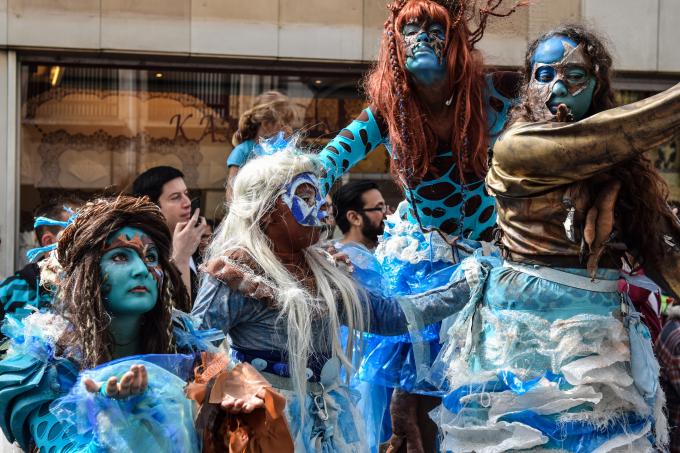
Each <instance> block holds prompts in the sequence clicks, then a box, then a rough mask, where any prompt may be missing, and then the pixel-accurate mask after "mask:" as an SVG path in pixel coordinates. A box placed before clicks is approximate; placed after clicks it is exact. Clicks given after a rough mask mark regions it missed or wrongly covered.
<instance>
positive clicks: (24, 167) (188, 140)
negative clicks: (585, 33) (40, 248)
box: [16, 62, 680, 264]
mask: <svg viewBox="0 0 680 453" xmlns="http://www.w3.org/2000/svg"><path fill="white" fill-rule="evenodd" d="M339 73H341V72H338V73H334V75H328V74H329V73H328V72H324V71H317V72H315V71H314V70H301V71H300V72H299V73H297V74H291V72H290V71H288V72H285V73H276V72H275V71H271V72H269V73H267V72H266V71H263V70H262V69H261V68H260V69H258V70H257V71H253V72H247V71H241V72H230V71H228V70H223V71H200V70H195V71H191V70H187V69H182V70H168V69H153V68H141V67H132V68H131V67H123V66H119V67H116V66H113V65H110V66H106V65H99V66H96V65H91V64H88V65H85V64H82V65H77V64H68V65H57V64H56V63H34V62H24V63H23V64H22V65H21V69H20V77H21V79H20V90H21V93H20V99H21V110H20V118H19V119H20V130H19V135H18V138H19V150H20V193H19V199H20V231H21V232H22V233H21V235H20V236H21V237H20V240H19V241H18V243H17V248H18V252H19V253H18V254H17V255H16V257H17V258H18V259H17V261H19V262H21V260H22V259H23V256H24V253H23V252H24V251H25V250H26V249H27V248H30V247H32V246H33V241H34V238H33V235H32V234H31V233H30V230H31V227H32V214H33V210H34V209H35V208H36V207H37V206H39V205H40V204H43V203H46V202H48V201H50V200H53V199H54V198H56V197H58V196H68V195H76V196H78V197H80V198H90V197H92V196H94V195H97V194H115V193H119V192H121V191H123V192H125V191H128V190H129V189H130V186H131V184H132V181H133V180H134V178H135V177H136V176H137V175H138V174H140V173H141V172H143V171H144V170H146V169H148V168H150V167H153V166H157V165H171V166H173V167H176V168H178V169H180V170H181V171H182V172H183V173H184V175H185V180H186V182H187V185H188V187H189V189H190V191H191V195H192V197H195V198H199V199H200V205H201V208H202V212H203V213H204V214H205V215H206V217H208V218H210V219H214V220H219V219H220V218H221V217H222V216H223V215H224V208H223V204H224V183H225V177H226V173H227V169H226V159H227V157H228V155H229V153H230V152H231V150H232V144H231V137H232V135H233V134H234V132H235V131H236V127H237V124H238V119H239V117H240V115H241V114H242V113H243V112H245V111H246V110H247V109H249V108H250V107H251V106H252V105H253V101H254V98H255V97H256V96H257V95H259V94H260V93H262V92H265V91H268V90H277V91H281V92H283V93H285V94H287V95H288V96H289V98H290V99H291V100H292V102H293V103H294V105H295V106H296V108H297V109H298V110H299V111H298V115H297V116H298V118H299V120H298V124H295V125H294V126H295V128H296V129H299V130H301V131H303V136H304V138H305V140H304V143H305V146H307V147H309V148H311V149H319V148H320V147H321V146H322V145H323V144H325V143H326V142H327V141H328V140H330V139H331V138H332V137H333V136H334V135H335V134H336V133H337V132H338V131H339V130H340V129H341V128H342V127H343V126H344V125H346V124H347V123H348V122H349V121H350V120H351V119H352V118H354V117H355V116H356V115H358V114H359V112H360V111H361V109H362V108H364V106H365V104H364V101H363V98H362V97H361V94H360V91H359V89H358V87H359V81H360V74H359V72H357V71H354V72H352V73H349V75H346V76H342V75H338V74H339ZM652 94H654V93H653V92H645V91H619V92H617V102H619V103H628V102H633V101H636V100H638V99H642V98H644V97H647V96H650V95H652ZM679 144H680V139H678V140H676V141H674V142H672V143H669V144H667V145H665V146H663V147H661V148H660V149H658V150H656V151H653V152H652V153H651V154H650V158H652V160H653V161H654V162H655V164H656V166H657V168H658V169H659V170H660V171H661V172H662V174H663V175H664V177H665V178H666V180H667V181H668V183H669V186H670V187H671V198H672V199H674V200H680V154H679V153H678V145H679ZM388 166H389V160H388V158H387V154H386V152H385V151H384V149H380V150H377V151H376V152H374V153H372V154H371V155H370V157H369V158H368V159H367V160H366V161H365V162H362V163H361V164H359V165H358V166H357V167H356V168H355V169H354V170H353V173H354V175H353V177H364V178H371V179H376V180H377V182H379V183H380V185H381V187H382V188H383V189H384V192H385V195H386V199H387V200H388V202H389V203H390V204H394V203H395V202H396V201H397V200H398V198H399V197H400V194H399V190H398V189H397V188H396V186H395V185H394V184H392V183H391V180H390V177H389V170H388ZM18 264H19V263H18Z"/></svg>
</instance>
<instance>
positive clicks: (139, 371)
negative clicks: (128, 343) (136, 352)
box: [83, 365, 149, 398]
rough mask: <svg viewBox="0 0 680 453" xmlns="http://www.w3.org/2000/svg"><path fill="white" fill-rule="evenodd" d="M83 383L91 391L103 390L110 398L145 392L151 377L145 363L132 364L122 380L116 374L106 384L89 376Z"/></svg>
mask: <svg viewBox="0 0 680 453" xmlns="http://www.w3.org/2000/svg"><path fill="white" fill-rule="evenodd" d="M83 384H84V385H85V388H86V389H87V391H88V392H90V393H97V392H100V391H101V392H102V393H103V394H105V395H106V396H108V397H109V398H127V397H130V396H135V395H141V394H142V393H144V392H145V391H146V388H147V387H148V385H149V377H148V375H147V372H146V367H144V365H132V366H131V367H130V371H128V372H127V373H125V374H124V375H123V377H122V378H121V379H120V382H119V381H118V378H117V377H116V376H111V377H110V378H109V379H108V380H107V381H106V384H103V383H97V382H95V381H93V380H92V379H89V378H88V379H85V380H84V381H83ZM102 386H104V390H103V391H102V390H101V389H102Z"/></svg>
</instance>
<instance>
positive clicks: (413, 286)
mask: <svg viewBox="0 0 680 453" xmlns="http://www.w3.org/2000/svg"><path fill="white" fill-rule="evenodd" d="M514 76H515V74H507V73H496V74H488V75H487V76H486V79H485V80H486V90H485V100H486V106H487V107H486V114H487V119H488V127H489V129H488V133H489V136H490V142H491V143H493V141H494V140H495V139H496V137H497V136H498V134H499V133H500V132H501V131H502V129H503V127H504V125H505V121H506V118H507V113H508V111H509V109H510V107H511V106H512V102H513V100H512V99H511V96H513V95H512V94H510V93H512V88H514V86H512V85H513V84H514V83H515V82H516V78H515V77H514ZM384 129H385V128H384V126H382V125H381V123H380V119H379V112H378V113H376V112H374V111H373V110H372V109H371V108H367V109H365V110H364V111H362V112H361V114H360V115H359V117H358V118H357V119H356V120H354V121H353V122H352V123H351V124H350V125H349V126H347V128H345V129H343V130H342V131H341V132H340V133H339V134H338V135H337V136H336V137H335V138H334V139H333V140H332V141H331V142H330V143H329V144H328V145H327V146H326V147H325V148H324V149H323V150H322V151H321V153H320V158H321V162H322V164H323V165H324V166H325V167H326V170H327V175H326V178H324V179H323V181H322V182H323V185H322V187H323V189H324V190H325V191H328V190H330V188H331V187H332V185H333V184H334V183H335V181H337V180H338V179H339V178H340V177H341V176H342V175H343V174H344V173H345V172H347V171H349V169H350V168H352V167H353V166H354V165H355V164H356V163H358V162H359V161H361V160H362V159H364V158H365V157H366V155H367V154H368V153H369V152H370V151H372V150H373V149H375V148H376V147H377V146H378V145H380V144H385V145H386V146H387V149H388V151H390V152H391V150H390V147H389V143H388V142H387V138H386V135H385V132H384ZM403 189H404V192H405V194H406V201H404V202H402V203H401V204H400V205H399V208H398V209H397V212H396V213H395V214H394V215H393V216H390V217H389V218H388V219H387V221H386V222H385V232H384V235H383V237H382V239H381V241H380V244H379V245H378V248H377V250H376V258H377V261H376V262H374V263H370V265H371V266H374V268H373V269H372V270H364V271H362V270H361V269H360V268H361V267H362V264H361V263H354V265H355V268H357V277H358V278H357V279H358V280H359V281H360V282H362V283H365V284H368V285H371V283H370V282H364V281H363V277H364V276H366V275H370V274H371V273H373V274H374V275H375V274H376V273H377V274H381V275H382V277H381V278H382V285H383V291H384V294H391V295H405V294H415V293H418V292H422V291H426V290H428V289H429V288H435V287H437V285H436V283H435V281H438V282H442V281H445V280H446V279H447V278H448V277H449V276H450V275H451V273H452V272H453V271H454V269H455V265H456V264H457V263H459V262H460V260H461V259H462V258H464V257H465V256H467V255H469V253H471V252H472V250H473V249H474V248H476V247H478V246H479V243H477V242H476V241H477V240H479V239H486V240H489V239H490V238H491V234H492V231H493V228H494V227H495V224H496V214H495V208H494V206H495V203H494V199H493V198H492V197H490V196H489V195H487V193H486V190H485V186H484V181H483V179H481V180H479V179H478V180H468V181H466V183H465V184H462V183H461V182H460V180H459V176H458V169H457V166H456V159H455V157H454V154H453V151H451V150H450V149H449V150H440V151H438V152H437V156H436V157H435V160H434V162H433V165H432V167H431V169H430V171H429V172H428V173H427V174H426V175H425V176H424V178H423V179H422V181H421V182H420V183H419V184H418V185H417V186H415V187H413V188H408V187H406V186H403ZM414 209H416V210H417V215H416V213H414ZM422 228H436V229H438V230H440V231H441V232H443V233H446V234H447V235H450V236H461V237H463V238H465V239H466V240H463V241H462V244H461V248H452V247H451V246H450V245H449V244H448V243H447V242H446V241H444V240H443V239H442V237H441V236H440V235H439V234H436V233H425V232H423V231H422ZM376 265H377V266H376ZM366 340H367V343H366V345H365V346H364V356H365V360H364V361H363V362H362V365H361V368H360V369H359V371H358V373H357V376H358V377H359V378H360V379H361V380H364V381H367V382H371V383H373V384H376V385H380V386H386V387H391V388H402V389H404V390H406V391H408V392H416V393H425V394H433V395H436V394H437V393H438V392H437V391H436V389H435V387H434V386H433V385H432V384H431V383H428V382H425V381H424V380H425V379H426V376H427V374H428V373H427V370H426V369H425V368H422V369H421V370H420V371H418V370H416V363H417V362H419V363H421V364H422V363H426V362H431V360H433V359H434V357H435V356H436V355H437V353H438V352H439V348H440V346H439V324H434V325H431V326H427V327H425V328H424V329H423V330H422V331H421V332H420V334H419V335H417V340H416V342H417V343H418V345H417V346H416V350H415V351H414V349H413V345H412V338H411V337H409V336H408V335H402V336H399V337H391V338H387V337H385V338H383V339H380V337H378V336H371V337H370V338H368V339H366ZM415 356H422V357H421V358H419V359H418V360H416V357H415Z"/></svg>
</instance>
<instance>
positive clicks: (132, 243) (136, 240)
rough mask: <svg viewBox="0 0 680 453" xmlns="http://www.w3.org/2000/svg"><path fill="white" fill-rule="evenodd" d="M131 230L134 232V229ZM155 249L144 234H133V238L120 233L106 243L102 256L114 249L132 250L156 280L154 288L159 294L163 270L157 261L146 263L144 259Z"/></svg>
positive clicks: (154, 245)
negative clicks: (155, 287) (151, 249)
mask: <svg viewBox="0 0 680 453" xmlns="http://www.w3.org/2000/svg"><path fill="white" fill-rule="evenodd" d="M132 230H133V231H134V230H135V229H132ZM155 247H156V244H155V243H154V242H153V240H152V239H151V238H150V237H149V236H147V235H146V234H140V233H138V232H135V233H134V235H133V236H129V235H128V234H126V232H121V233H119V234H117V235H116V237H114V238H113V240H111V241H110V242H107V244H106V247H104V250H102V254H104V253H106V252H108V251H110V250H113V249H116V248H128V249H132V250H134V251H135V252H136V253H137V255H139V257H140V258H141V259H142V261H143V262H144V263H145V264H146V267H147V268H148V269H149V272H150V273H151V275H152V276H153V278H154V279H155V280H156V286H157V287H158V291H159V292H160V291H161V288H162V287H163V269H161V265H160V263H159V262H158V259H155V260H153V261H148V260H146V259H145V257H146V256H147V255H148V254H149V249H150V248H155Z"/></svg>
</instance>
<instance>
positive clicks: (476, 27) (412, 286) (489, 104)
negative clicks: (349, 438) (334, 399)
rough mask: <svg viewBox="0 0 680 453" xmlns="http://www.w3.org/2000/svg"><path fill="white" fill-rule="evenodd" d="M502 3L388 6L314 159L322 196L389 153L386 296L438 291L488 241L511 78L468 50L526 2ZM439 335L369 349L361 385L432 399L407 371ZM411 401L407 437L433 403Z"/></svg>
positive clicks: (383, 245)
mask: <svg viewBox="0 0 680 453" xmlns="http://www.w3.org/2000/svg"><path fill="white" fill-rule="evenodd" d="M502 3H503V2H502V1H498V0H395V1H393V2H391V3H390V4H389V5H388V8H389V10H390V15H389V17H388V18H387V21H386V22H385V28H384V33H383V37H382V41H381V44H380V51H379V55H378V61H377V62H376V63H375V66H374V67H373V68H372V69H371V71H370V72H369V74H368V75H367V77H366V81H365V87H364V89H365V91H366V93H367V96H368V103H369V107H368V108H366V109H365V110H364V111H362V112H361V114H360V115H359V116H358V117H357V118H356V119H355V120H354V121H353V122H352V123H351V124H349V125H348V126H347V127H346V128H345V129H343V130H342V131H340V133H339V134H338V135H337V136H336V137H335V138H334V139H333V140H332V141H331V142H330V143H329V144H328V145H327V146H326V147H325V148H324V149H323V150H322V151H321V154H320V157H321V162H322V164H323V165H324V167H325V168H326V170H327V175H326V176H325V177H324V178H323V180H322V184H323V188H324V191H325V192H327V191H329V190H330V188H331V187H332V185H333V184H334V183H335V182H336V181H337V180H338V179H339V178H340V177H341V176H342V175H343V174H345V173H346V172H348V171H349V170H350V169H351V168H352V167H353V166H354V165H356V164H357V163H358V162H360V161H361V160H363V159H364V158H365V157H366V156H367V155H368V154H369V153H370V152H371V151H373V150H374V149H376V148H377V147H378V146H379V145H381V144H385V146H386V147H387V149H388V151H389V153H390V157H391V159H390V170H391V173H392V175H393V177H394V179H395V182H396V183H397V184H398V185H399V186H400V187H401V188H402V189H403V191H404V195H405V201H404V202H402V203H401V204H400V205H399V207H398V208H397V211H396V212H395V214H394V215H393V216H391V217H389V218H388V219H387V221H386V222H385V232H384V234H383V237H382V240H381V242H380V244H379V246H378V248H377V250H376V257H377V258H378V261H379V262H380V264H381V268H380V269H378V271H379V272H381V273H382V274H383V275H384V277H385V286H386V290H387V291H388V292H390V293H393V294H409V293H412V292H418V291H422V290H426V289H427V288H428V287H429V285H431V284H433V280H436V279H432V278H430V277H431V276H432V275H437V274H441V273H446V272H448V273H451V272H453V271H454V270H455V266H456V265H457V263H459V262H460V259H461V258H462V257H464V256H467V255H469V253H470V252H471V250H472V249H473V248H475V247H478V246H479V244H478V243H476V241H477V240H480V239H483V240H487V241H489V240H491V238H492V232H493V229H494V227H495V224H496V214H495V210H494V201H493V198H491V197H490V196H488V195H487V193H486V191H485V188H484V176H485V173H486V168H487V149H488V148H489V147H490V146H491V145H492V144H493V142H494V140H495V139H496V137H497V135H498V134H499V133H500V131H501V130H502V129H503V127H504V125H505V121H506V118H507V113H508V111H509V109H510V107H511V105H512V103H513V100H514V98H515V96H516V91H517V86H518V82H519V75H518V74H517V73H512V72H496V73H493V74H485V73H484V72H485V71H484V64H483V59H482V55H481V53H480V52H479V51H478V50H477V49H475V45H476V43H477V42H478V41H479V40H480V39H481V38H482V36H483V34H484V30H485V27H486V23H487V19H488V17H489V16H505V15H509V14H511V13H512V12H513V11H514V10H515V7H516V6H517V5H519V4H522V3H524V2H521V1H514V0H513V1H512V2H510V5H511V6H512V7H511V8H509V9H507V10H505V12H503V13H501V12H500V11H501V10H502V7H501V5H502ZM505 3H506V4H508V2H505ZM438 332H439V326H436V325H435V326H430V327H428V329H426V330H425V331H423V332H422V334H421V335H420V339H419V340H418V341H417V343H421V344H420V345H419V346H417V347H416V348H415V349H413V347H412V345H411V341H410V339H408V338H400V339H384V341H382V342H381V341H379V340H378V339H376V338H371V341H370V343H371V344H376V345H377V346H375V347H370V348H367V350H366V351H365V353H366V355H367V356H371V357H373V359H375V360H382V361H383V363H378V362H375V361H371V360H369V361H367V362H365V364H364V366H363V367H362V369H360V370H359V373H358V376H359V377H360V379H362V380H364V381H367V382H373V383H375V384H376V385H379V386H381V387H389V388H396V389H403V390H406V391H409V392H414V393H427V394H436V393H437V392H436V389H435V388H434V387H433V386H432V385H431V384H430V383H428V382H425V380H424V378H423V375H422V373H417V372H416V370H415V366H414V363H415V361H416V359H418V360H422V361H424V362H427V361H428V360H430V359H431V358H434V356H435V355H436V353H437V351H438V348H439V341H438ZM420 356H425V357H420ZM386 359H391V360H390V362H389V363H385V362H384V361H385V360H386ZM376 371H378V372H376ZM420 401H422V402H423V403H424V404H423V409H422V410H419V414H420V420H418V422H416V420H411V421H410V422H408V423H405V424H406V425H409V426H410V428H409V429H410V430H411V431H412V430H413V429H416V430H417V426H418V425H420V426H423V427H424V426H425V425H427V424H428V423H429V420H428V419H427V416H426V415H425V414H426V413H427V411H428V410H429V409H431V408H432V407H433V404H435V403H432V402H430V403H427V404H425V398H421V399H420ZM406 404H407V405H411V406H412V405H413V404H417V401H416V400H413V399H411V400H410V401H408V402H407V403H406ZM397 431H401V429H400V428H397ZM435 432H436V427H434V426H433V425H432V424H431V423H429V434H428V435H425V437H427V438H428V439H427V442H426V445H425V446H424V447H423V448H425V449H426V450H432V449H434V448H435V447H434V433H435ZM388 435H389V433H388ZM398 437H399V438H400V439H402V440H403V439H404V437H406V436H405V434H404V433H402V432H399V433H398ZM410 437H414V435H410ZM415 437H418V436H417V435H415ZM395 441H396V440H395ZM399 442H401V441H399ZM414 442H416V441H415V440H414ZM413 448H418V449H420V448H421V447H413ZM421 451H422V450H421Z"/></svg>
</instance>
